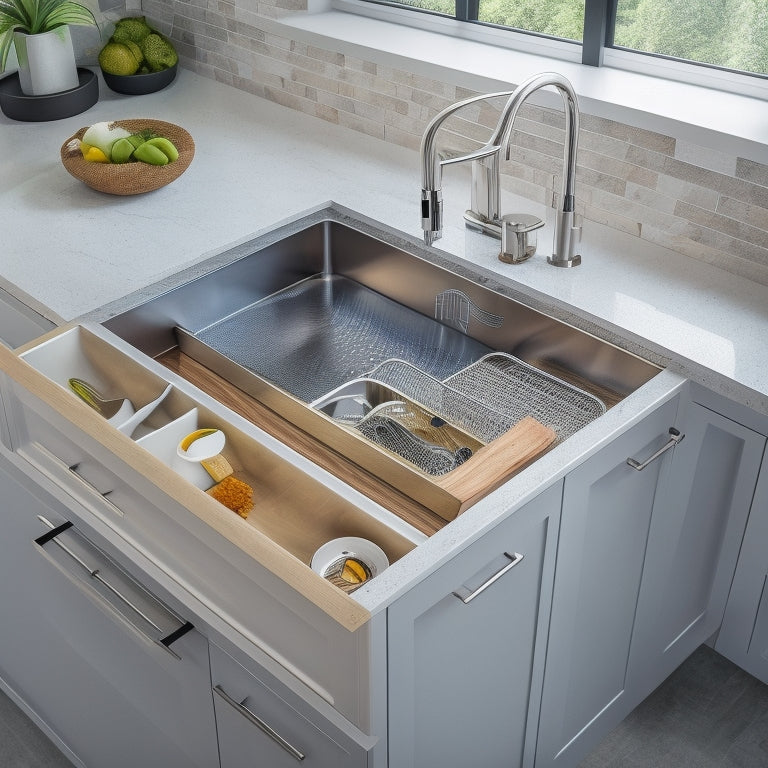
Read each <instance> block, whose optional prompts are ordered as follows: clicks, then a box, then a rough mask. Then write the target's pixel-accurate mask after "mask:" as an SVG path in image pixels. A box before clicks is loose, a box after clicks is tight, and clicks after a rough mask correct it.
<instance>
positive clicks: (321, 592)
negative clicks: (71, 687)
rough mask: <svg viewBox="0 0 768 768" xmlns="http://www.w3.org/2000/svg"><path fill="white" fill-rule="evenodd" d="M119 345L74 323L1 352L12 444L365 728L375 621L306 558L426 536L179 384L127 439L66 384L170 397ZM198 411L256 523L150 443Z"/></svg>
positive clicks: (392, 548)
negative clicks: (330, 548) (343, 544)
mask: <svg viewBox="0 0 768 768" xmlns="http://www.w3.org/2000/svg"><path fill="white" fill-rule="evenodd" d="M109 336H110V335H109V333H108V332H106V331H103V330H102V329H100V328H93V329H91V328H85V327H82V326H76V327H73V328H70V329H68V330H64V331H62V332H59V333H57V334H55V335H53V336H52V337H50V338H48V339H47V340H46V341H44V342H42V343H40V344H38V345H36V346H34V347H32V348H30V349H27V350H26V351H24V352H22V353H21V354H20V355H19V356H16V355H15V354H14V353H12V352H10V351H7V350H0V355H1V356H2V357H1V358H0V362H1V363H2V368H3V370H4V371H5V373H6V374H7V375H6V377H5V380H4V381H3V387H4V390H3V401H4V404H5V407H6V411H7V413H8V419H9V422H10V436H9V442H10V447H11V448H12V450H13V451H14V452H15V453H16V454H17V456H19V457H21V458H23V459H24V460H25V461H26V462H27V464H28V465H30V466H31V467H34V470H36V471H38V472H40V473H42V474H43V475H45V476H46V477H47V478H49V479H50V480H52V481H53V482H54V483H56V485H57V486H58V487H60V488H61V489H62V490H63V491H65V493H66V494H68V495H69V496H71V497H73V498H74V499H75V500H76V501H77V502H78V503H79V505H81V506H83V507H85V508H86V509H87V510H89V512H90V513H92V514H93V515H94V516H96V517H98V518H99V520H100V521H101V522H103V523H106V524H107V525H108V526H109V527H110V528H111V529H112V530H113V531H114V532H115V533H116V534H117V535H119V536H120V537H122V538H123V539H124V540H126V541H127V542H129V543H130V544H131V545H132V546H134V547H135V548H136V549H138V550H139V551H140V552H142V553H143V554H145V555H146V556H148V557H149V558H150V559H151V560H152V561H153V562H155V563H156V564H157V565H158V566H159V567H160V568H161V569H163V570H164V571H165V572H166V573H167V574H168V576H170V577H171V578H172V579H174V580H175V581H176V582H177V583H179V584H180V585H182V586H183V587H184V588H185V589H186V590H188V591H189V592H190V593H192V594H193V595H194V596H195V597H196V598H197V599H199V600H201V601H202V602H203V603H204V604H206V605H207V606H209V607H210V608H211V609H212V610H214V611H215V612H216V613H217V614H219V615H220V616H221V617H222V618H223V619H224V620H225V621H226V622H227V623H228V624H229V625H230V626H232V627H233V628H234V629H235V630H237V631H238V632H240V633H241V634H242V635H243V636H245V637H246V638H247V639H248V640H250V641H251V642H253V643H254V644H255V645H256V646H258V647H260V648H262V649H263V650H264V651H265V652H266V653H267V654H268V655H269V656H271V657H272V658H274V659H276V660H277V661H278V662H280V663H281V664H282V665H283V666H284V667H285V668H287V669H289V670H290V671H291V672H292V673H293V674H294V675H295V676H296V677H297V678H298V679H300V680H301V681H302V682H303V683H304V684H306V685H307V686H309V688H310V689H312V690H314V692H315V693H317V694H319V695H320V696H321V697H323V698H325V699H326V700H327V701H328V702H330V703H332V704H333V706H334V707H335V708H336V709H337V710H338V711H339V712H341V713H343V714H344V715H345V716H346V717H347V718H349V719H350V720H351V721H352V722H353V723H356V724H363V726H365V724H366V723H367V722H368V713H367V710H368V706H369V704H368V686H367V683H366V680H365V679H364V676H365V675H366V674H367V671H366V670H367V669H368V664H369V660H368V659H367V654H368V653H369V651H368V648H369V645H370V642H369V641H370V638H369V633H370V627H369V626H368V620H369V618H370V615H369V613H368V611H367V610H366V609H365V608H364V607H363V606H362V605H361V604H360V603H359V602H358V601H356V600H355V599H354V598H353V597H352V596H350V595H348V594H346V593H345V592H343V591H342V590H340V589H338V588H337V587H336V586H333V585H332V584H331V583H330V582H328V581H326V580H325V579H323V578H322V577H321V576H320V575H319V574H317V573H315V572H314V571H313V570H312V569H311V568H310V566H309V562H310V559H311V556H312V553H313V552H314V551H315V550H316V549H318V548H319V547H320V546H321V545H322V544H324V543H326V542H327V541H329V540H332V539H335V538H338V537H342V536H360V537H364V538H367V539H370V540H372V541H374V542H376V543H377V544H378V545H379V546H380V547H381V548H382V549H383V550H384V551H385V552H386V554H387V557H388V559H389V561H390V562H394V561H395V560H397V559H398V558H400V557H402V556H403V555H404V554H406V553H407V552H408V551H410V550H411V549H413V547H414V546H415V543H416V542H417V541H418V540H419V534H417V533H416V532H415V531H413V530H412V529H410V528H409V526H407V525H405V524H404V523H402V521H399V520H398V519H397V518H395V517H394V516H393V515H391V513H389V512H388V511H386V510H384V509H382V508H380V507H378V506H377V505H375V504H373V502H370V501H369V500H367V499H365V498H364V497H362V496H360V495H359V494H356V492H354V491H351V490H350V489H347V488H346V487H345V486H343V485H342V484H341V483H339V482H338V481H336V480H334V479H333V478H331V477H330V476H328V475H326V473H324V472H323V471H322V470H320V469H318V468H317V467H315V465H313V464H311V463H310V462H308V461H307V460H306V459H304V458H302V457H301V456H299V455H298V454H295V453H294V452H293V451H291V450H290V449H289V448H286V447H285V446H284V445H282V444H280V443H278V442H277V441H275V440H274V439H272V438H270V437H269V436H268V435H265V434H264V433H261V432H260V430H258V429H257V428H255V427H253V425H251V424H248V423H247V422H244V421H243V420H242V419H239V417H237V416H235V415H234V414H229V412H228V411H227V409H225V408H223V407H219V408H217V407H216V405H217V404H215V403H214V404H211V403H210V402H208V401H206V402H205V403H204V402H202V400H204V398H201V401H198V400H196V399H195V397H194V390H193V389H192V390H191V392H188V391H186V390H185V389H183V387H182V388H179V387H178V385H177V384H176V383H175V382H171V383H172V384H173V386H172V387H171V390H170V392H169V393H168V394H167V396H166V397H165V399H164V400H163V402H162V404H161V405H160V406H159V407H158V408H157V409H156V410H155V412H154V413H153V414H152V416H151V417H150V418H149V419H148V420H147V421H146V422H145V423H144V424H143V425H142V426H141V427H140V428H139V429H138V430H137V432H136V434H135V435H134V437H137V438H138V439H137V440H134V439H131V438H129V437H128V436H126V435H125V434H122V433H120V432H119V431H118V430H117V429H116V428H115V427H113V426H112V425H110V424H108V423H107V422H106V421H105V420H104V418H103V417H102V416H101V415H100V414H98V413H97V412H96V411H95V410H93V409H91V408H90V407H89V406H87V405H86V404H85V403H83V402H81V401H80V400H79V399H78V398H77V397H76V396H75V395H74V394H73V393H72V392H71V391H70V390H69V389H68V387H67V380H68V378H69V377H73V376H78V377H81V378H84V379H87V380H89V381H92V382H93V383H95V384H96V385H97V386H98V387H101V388H103V389H104V390H105V391H106V390H111V391H118V392H124V393H125V396H127V397H129V398H130V399H131V400H132V402H134V403H135V404H136V406H137V407H138V405H140V404H143V403H145V402H149V401H150V400H152V399H153V398H154V397H156V396H157V395H158V393H161V392H163V391H164V390H165V389H166V388H167V386H168V381H167V380H165V379H164V378H163V377H161V376H159V375H158V374H157V373H156V372H155V371H154V370H152V365H151V361H149V364H148V365H146V366H145V365H143V364H142V362H141V361H140V360H136V359H133V358H132V357H130V356H128V355H127V354H126V353H125V352H124V351H122V350H120V349H119V348H118V347H117V346H115V345H113V344H111V343H110V342H109V341H108V339H109ZM172 377H173V375H172V374H171V375H170V376H169V378H172ZM190 389H191V388H190ZM192 412H194V413H195V414H196V417H197V426H201V427H211V428H216V429H221V430H222V431H224V432H225V434H226V448H225V450H224V451H223V455H224V456H225V458H226V459H227V460H228V461H229V463H230V464H231V466H232V468H233V469H234V471H235V476H236V477H238V478H243V479H244V480H245V481H246V482H248V483H249V484H250V485H251V486H252V487H253V489H254V502H255V508H254V509H253V511H252V512H251V513H250V514H249V515H248V517H247V519H243V518H242V517H241V516H239V515H238V514H236V513H234V512H233V511H231V510H230V509H228V508H227V507H225V506H224V505H223V504H221V503H219V502H218V501H216V500H215V499H214V498H212V497H211V496H210V495H209V494H207V493H206V492H205V491H204V490H203V489H201V488H200V487H196V485H195V484H194V483H193V482H190V481H189V480H188V479H186V478H185V477H183V476H181V475H179V474H177V472H176V471H174V469H172V468H171V466H169V464H168V463H167V462H164V461H162V460H161V459H160V458H158V455H157V454H158V452H151V451H150V450H149V449H147V448H145V447H144V446H145V445H146V441H147V439H149V438H150V437H151V436H152V435H153V434H158V433H160V432H161V431H162V430H167V429H168V427H169V425H171V426H172V425H174V424H176V423H177V422H179V421H182V422H183V419H184V418H186V417H187V416H188V415H189V414H190V413H192ZM229 416H231V420H230V419H229ZM174 447H175V443H174ZM362 589H365V586H363V588H362Z"/></svg>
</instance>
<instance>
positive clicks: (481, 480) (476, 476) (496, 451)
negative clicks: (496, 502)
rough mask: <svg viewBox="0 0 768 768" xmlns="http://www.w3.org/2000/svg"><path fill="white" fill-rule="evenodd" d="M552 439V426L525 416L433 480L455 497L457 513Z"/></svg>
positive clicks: (521, 465) (524, 463)
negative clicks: (453, 467)
mask: <svg viewBox="0 0 768 768" xmlns="http://www.w3.org/2000/svg"><path fill="white" fill-rule="evenodd" d="M554 440H555V432H554V430H553V429H551V428H550V427H545V426H544V425H543V424H542V423H541V422H539V421H536V419H534V418H533V416H526V417H525V418H524V419H521V420H520V421H518V422H517V424H515V426H514V427H512V429H510V430H508V431H507V432H505V433H504V434H503V435H501V437H498V438H496V440H494V441H493V442H491V443H488V444H487V445H484V446H483V447H482V448H480V449H479V450H478V451H477V452H476V453H475V454H474V455H473V456H472V458H471V459H469V460H468V461H465V462H464V463H463V464H460V465H459V466H458V467H456V469H454V470H452V471H451V472H449V473H448V474H446V475H443V476H441V477H437V478H434V479H433V482H434V483H435V485H438V486H440V487H441V488H442V489H443V490H444V491H446V492H448V493H449V494H450V495H451V496H453V497H454V498H455V499H456V501H457V504H458V508H457V514H459V513H461V512H463V511H464V510H465V509H466V508H467V507H469V506H471V505H472V504H474V503H475V502H476V501H477V500H478V499H480V498H482V497H483V496H485V495H486V494H488V493H490V492H491V491H492V490H493V489H494V488H497V487H498V486H499V485H501V484H502V483H503V482H504V481H505V480H506V479H507V478H508V477H510V476H511V475H512V474H514V473H515V472H516V471H517V470H519V469H521V468H522V467H523V466H525V465H526V464H527V463H528V462H530V461H532V460H533V459H535V458H536V457H537V456H538V455H539V454H540V453H542V451H544V450H545V449H546V448H548V447H549V446H550V445H551V444H552V443H553V442H554Z"/></svg>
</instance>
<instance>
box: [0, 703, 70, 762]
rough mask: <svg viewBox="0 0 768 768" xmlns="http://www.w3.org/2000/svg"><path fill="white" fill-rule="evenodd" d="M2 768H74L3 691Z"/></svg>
mask: <svg viewBox="0 0 768 768" xmlns="http://www.w3.org/2000/svg"><path fill="white" fill-rule="evenodd" d="M0 768H72V763H71V762H70V761H69V760H67V758H66V757H64V755H62V754H61V752H60V751H59V750H58V749H57V748H56V747H55V746H54V745H53V744H52V743H51V741H50V740H49V739H48V737H47V736H45V734H44V733H43V732H42V731H41V730H40V729H39V728H38V727H37V726H36V725H35V724H34V723H33V722H32V721H31V720H30V719H29V718H28V717H27V716H26V715H25V714H24V713H23V712H22V711H21V710H20V709H19V708H18V707H17V706H16V705H15V704H14V703H13V702H12V701H11V700H10V699H9V698H8V697H7V696H6V695H5V694H4V693H2V692H0Z"/></svg>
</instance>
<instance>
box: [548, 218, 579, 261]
mask: <svg viewBox="0 0 768 768" xmlns="http://www.w3.org/2000/svg"><path fill="white" fill-rule="evenodd" d="M581 231H582V230H581V216H579V215H577V214H576V213H574V212H573V211H558V212H557V226H556V227H555V242H554V246H553V249H552V255H551V256H548V257H547V263H548V264H551V265H552V266H553V267H578V266H579V264H581V255H580V254H579V253H577V252H576V249H577V246H578V244H579V243H580V242H581Z"/></svg>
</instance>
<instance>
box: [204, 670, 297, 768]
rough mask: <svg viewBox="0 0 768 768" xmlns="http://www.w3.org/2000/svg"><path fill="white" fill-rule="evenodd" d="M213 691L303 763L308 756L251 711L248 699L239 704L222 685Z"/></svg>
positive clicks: (216, 686)
mask: <svg viewBox="0 0 768 768" xmlns="http://www.w3.org/2000/svg"><path fill="white" fill-rule="evenodd" d="M213 690H214V693H216V694H217V695H218V696H220V697H221V698H222V699H224V701H226V702H227V704H229V706H230V707H233V708H234V709H235V710H237V711H238V712H239V713H240V714H241V715H242V716H243V717H244V718H245V719H246V720H248V721H249V722H250V723H253V725H255V726H256V727H257V728H258V729H259V730H261V731H263V732H264V733H265V734H266V735H267V736H269V738H270V739H272V741H274V742H275V743H276V744H277V745H278V746H280V747H281V748H282V749H284V750H285V751H286V752H287V753H288V754H289V755H290V756H291V757H293V758H294V759H295V760H297V761H298V762H301V761H302V760H303V759H304V758H305V757H306V755H305V754H304V753H303V752H302V751H301V750H299V749H296V747H294V746H293V744H291V743H290V742H289V741H286V740H285V739H284V738H283V737H282V736H281V735H280V734H279V733H278V732H277V731H276V730H275V729H274V728H272V726H270V725H267V723H265V722H264V721H263V720H262V719H261V718H260V717H259V716H258V715H257V714H256V713H255V712H253V711H251V710H250V709H248V707H246V706H245V702H246V701H247V700H248V697H246V698H244V699H243V700H242V701H240V702H238V701H235V699H233V698H232V697H231V696H230V695H229V694H228V693H227V692H226V691H225V690H224V689H223V688H222V687H221V686H220V685H215V686H214V687H213Z"/></svg>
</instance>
